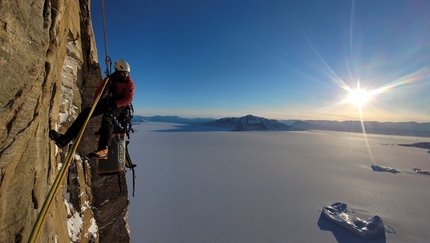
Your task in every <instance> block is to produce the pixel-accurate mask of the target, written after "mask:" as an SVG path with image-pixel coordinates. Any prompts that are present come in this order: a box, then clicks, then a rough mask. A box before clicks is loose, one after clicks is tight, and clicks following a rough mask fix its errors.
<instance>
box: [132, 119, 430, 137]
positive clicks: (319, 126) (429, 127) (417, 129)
mask: <svg viewBox="0 0 430 243" xmlns="http://www.w3.org/2000/svg"><path fill="white" fill-rule="evenodd" d="M132 121H133V122H134V123H141V122H170V123H179V124H190V125H209V126H225V127H231V131H261V130H269V131H307V130H327V131H338V132H360V133H361V132H363V127H364V131H365V132H366V133H370V134H384V135H401V136H418V137H430V122H426V123H418V122H413V121H411V122H378V121H364V122H361V121H353V120H350V121H333V120H295V119H291V120H276V119H267V118H264V117H259V116H254V115H246V116H242V117H224V118H220V119H215V118H183V117H179V116H159V115H158V116H139V115H137V116H134V117H133V120H132Z"/></svg>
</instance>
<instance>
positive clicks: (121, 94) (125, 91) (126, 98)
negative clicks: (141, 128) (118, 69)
mask: <svg viewBox="0 0 430 243" xmlns="http://www.w3.org/2000/svg"><path fill="white" fill-rule="evenodd" d="M107 80H108V78H104V79H103V80H102V81H101V82H100V84H99V86H98V87H97V89H96V92H95V94H94V99H96V98H97V96H98V94H99V93H100V91H101V90H102V88H103V86H104V84H105V83H106V81H107ZM114 83H115V84H114V87H115V90H114V92H115V95H114V97H115V103H116V106H117V107H118V108H120V107H123V106H126V105H128V104H131V102H132V101H133V97H134V83H133V81H132V80H131V77H130V75H129V76H128V77H127V80H126V81H124V82H118V81H117V82H114Z"/></svg>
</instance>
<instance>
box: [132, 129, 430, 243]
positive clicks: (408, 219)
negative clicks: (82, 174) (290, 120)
mask: <svg viewBox="0 0 430 243" xmlns="http://www.w3.org/2000/svg"><path fill="white" fill-rule="evenodd" d="M134 128H135V129H136V130H137V132H135V133H134V134H132V135H131V136H132V137H131V141H130V145H129V150H130V155H131V158H132V160H133V163H135V164H138V166H137V167H136V176H137V177H136V193H135V194H136V195H135V197H132V196H131V191H132V179H131V172H130V171H129V172H127V180H128V188H129V192H130V206H129V219H128V220H129V225H130V229H131V242H133V243H140V242H142V243H182V242H183V243H194V242H195V243H203V242H208V243H209V242H228V243H229V242H232V243H235V242H246V243H252V242H259V243H260V242H262V243H266V242H267V243H272V242H345V243H346V242H430V208H429V206H430V176H428V175H422V174H417V173H415V172H414V171H412V168H421V169H426V170H429V169H430V153H429V151H428V150H426V149H420V148H413V147H402V146H398V145H397V144H411V143H417V142H429V141H430V138H423V137H405V136H388V135H373V134H368V135H367V139H366V138H365V136H364V135H363V134H359V133H347V132H330V131H300V132H299V131H298V132H261V131H259V132H257V131H255V132H229V131H222V129H218V130H216V131H215V130H212V129H213V128H210V127H201V126H186V125H179V124H170V123H153V122H150V123H143V124H141V125H135V126H134ZM372 164H376V165H380V166H386V167H391V168H394V169H396V170H398V171H400V172H401V173H397V174H393V173H389V172H376V171H373V170H372V169H371V168H370V166H371V165H372ZM335 202H343V203H346V204H347V205H348V207H349V208H350V209H352V210H353V211H354V212H355V213H354V214H353V215H355V216H358V217H360V218H363V219H367V218H368V217H371V216H374V215H378V216H380V217H381V218H382V220H383V221H384V225H385V226H386V229H387V230H386V232H385V235H384V236H381V237H379V238H377V239H373V240H364V239H362V238H360V237H359V236H357V235H355V234H353V233H351V232H349V231H348V230H346V229H344V228H341V227H340V226H337V225H335V224H334V223H332V222H330V221H328V220H327V219H326V218H324V217H323V216H322V215H321V208H322V207H324V206H328V205H331V204H333V203H335Z"/></svg>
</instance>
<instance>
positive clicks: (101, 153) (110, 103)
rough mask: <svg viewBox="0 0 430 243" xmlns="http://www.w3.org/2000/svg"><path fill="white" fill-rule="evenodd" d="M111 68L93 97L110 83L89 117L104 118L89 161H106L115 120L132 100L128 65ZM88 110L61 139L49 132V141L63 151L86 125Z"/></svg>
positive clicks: (122, 61) (117, 64)
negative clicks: (99, 116)
mask: <svg viewBox="0 0 430 243" xmlns="http://www.w3.org/2000/svg"><path fill="white" fill-rule="evenodd" d="M114 68H115V72H113V73H112V74H111V75H110V76H109V77H107V78H104V79H103V80H102V82H101V83H100V84H99V86H98V87H97V89H96V92H95V94H94V97H97V96H98V94H99V93H100V92H101V91H102V89H103V87H104V84H105V83H106V82H107V81H108V82H109V83H108V84H107V85H106V88H105V93H104V97H103V98H101V99H100V101H99V102H98V103H97V104H96V107H95V109H94V112H93V114H92V115H91V118H92V117H95V116H98V115H101V114H103V118H102V122H101V127H100V129H99V133H100V138H99V141H98V148H97V150H96V151H94V152H91V153H90V154H89V155H88V156H89V157H91V158H96V159H107V154H108V147H109V146H110V143H111V140H112V133H113V129H114V122H115V117H117V116H118V115H119V114H120V113H121V110H122V108H124V107H126V106H127V105H129V104H131V102H132V100H133V96H134V83H133V81H132V80H131V77H130V74H129V73H130V65H129V64H128V63H127V62H126V61H124V60H117V61H116V62H115V65H114ZM90 110H91V107H86V108H85V109H83V110H82V112H81V113H80V114H79V115H78V117H77V118H76V120H75V121H74V122H73V124H72V125H71V126H70V127H69V129H68V130H67V131H66V133H65V134H64V135H61V134H59V133H58V132H57V131H55V130H51V131H49V137H50V138H51V139H52V140H54V142H55V144H56V145H57V146H58V147H60V148H63V147H64V146H66V145H67V144H68V143H69V142H70V141H72V140H73V139H74V138H75V137H76V136H77V135H78V134H79V130H80V129H81V127H82V126H83V124H84V123H85V120H86V118H87V117H88V114H89V113H90Z"/></svg>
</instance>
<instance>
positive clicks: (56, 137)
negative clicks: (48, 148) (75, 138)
mask: <svg viewBox="0 0 430 243" xmlns="http://www.w3.org/2000/svg"><path fill="white" fill-rule="evenodd" d="M49 137H50V138H51V139H52V140H53V141H54V142H55V144H56V145H57V146H58V147H59V148H61V149H62V148H64V147H65V146H66V145H67V144H68V143H69V142H68V141H67V140H66V139H65V138H64V135H61V134H59V133H58V132H57V131H55V130H51V131H49Z"/></svg>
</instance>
